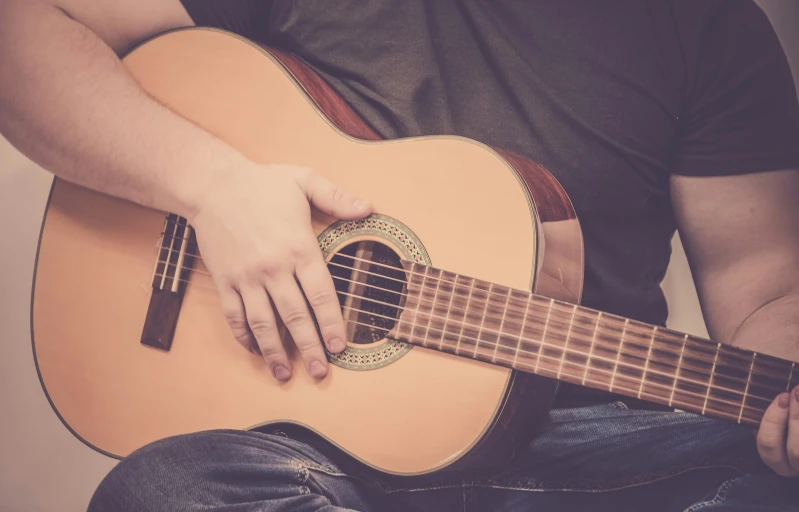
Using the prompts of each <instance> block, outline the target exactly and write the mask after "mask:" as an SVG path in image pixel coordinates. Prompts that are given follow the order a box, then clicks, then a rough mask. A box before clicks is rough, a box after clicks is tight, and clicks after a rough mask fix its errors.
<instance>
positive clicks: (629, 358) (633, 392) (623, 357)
mask: <svg viewBox="0 0 799 512" xmlns="http://www.w3.org/2000/svg"><path fill="white" fill-rule="evenodd" d="M643 325H644V324H641V323H640V322H636V321H634V320H630V321H629V323H628V324H627V329H626V331H625V334H624V349H623V350H621V351H620V356H619V365H618V366H617V367H616V379H615V381H614V385H615V386H616V387H617V388H618V387H619V385H618V384H619V381H620V379H621V382H622V383H623V384H624V386H623V388H624V389H625V391H623V393H624V394H626V395H630V396H632V397H637V396H638V393H637V391H638V390H639V389H641V393H642V395H643V393H644V392H645V391H646V390H645V389H642V387H641V386H642V383H644V368H645V366H646V365H647V361H648V360H649V357H648V355H649V353H650V350H651V349H652V342H651V338H652V334H651V331H650V330H649V329H647V330H643V329H641V327H642V326H643ZM650 329H651V327H650ZM653 392H654V393H662V392H663V390H662V389H660V388H658V387H655V389H654V390H653Z"/></svg>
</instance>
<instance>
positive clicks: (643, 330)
mask: <svg viewBox="0 0 799 512" xmlns="http://www.w3.org/2000/svg"><path fill="white" fill-rule="evenodd" d="M190 256H192V257H195V258H197V259H199V260H201V261H202V256H199V255H190ZM337 256H340V257H346V258H351V259H353V260H356V261H362V262H365V263H370V264H372V265H376V266H379V267H385V268H389V269H391V270H393V271H395V272H403V273H407V274H410V275H412V276H421V277H422V279H423V282H425V281H426V280H432V281H441V282H445V283H450V284H452V285H453V290H454V287H455V286H458V283H457V278H458V277H459V275H458V274H455V281H445V280H443V279H441V278H437V277H434V276H431V275H429V274H423V273H419V272H415V271H412V270H405V269H400V268H397V267H394V266H391V265H386V264H382V263H379V262H375V261H372V260H367V259H364V258H358V257H356V256H351V255H349V254H343V253H336V254H335V255H334V257H337ZM159 263H167V265H175V264H173V263H171V262H164V261H162V260H160V258H159ZM410 263H411V264H412V265H416V263H413V262H410ZM336 265H338V266H340V267H343V268H347V269H350V270H354V271H358V272H362V273H367V274H371V275H375V276H379V277H381V278H385V279H391V280H394V281H399V282H402V283H403V284H404V283H405V282H406V281H405V280H402V279H397V278H392V277H390V276H386V275H384V274H379V273H373V272H369V271H365V270H360V269H356V268H354V267H348V266H346V265H341V264H336ZM429 268H432V267H429ZM198 272H199V273H204V274H209V273H208V272H202V271H198ZM440 272H441V273H442V274H443V273H445V272H446V271H440ZM209 275H210V274H209ZM460 277H466V276H460ZM466 279H471V280H472V281H477V279H474V278H470V277H466ZM505 288H508V287H505ZM381 289H382V290H383V291H386V292H389V293H394V294H397V295H400V296H405V297H407V296H408V295H407V294H403V293H401V292H397V291H395V290H391V289H388V288H381ZM508 289H511V290H512V288H508ZM481 291H486V290H481ZM519 291H520V292H521V293H525V294H528V296H529V297H530V299H531V300H536V299H538V298H540V300H545V299H543V298H542V297H541V296H537V295H535V294H530V292H526V291H522V290H519ZM424 300H427V301H430V299H424ZM491 300H492V298H491V296H490V294H487V296H486V302H488V303H489V305H490V301H491ZM430 302H432V301H430ZM546 302H550V301H549V300H546ZM474 304H481V305H482V304H485V303H484V302H479V303H478V302H475V303H474ZM551 304H553V305H558V306H561V307H565V308H566V309H567V310H568V311H565V310H562V309H560V310H558V309H553V310H554V311H557V312H559V313H566V314H569V315H571V310H572V308H571V306H572V305H571V304H567V303H565V302H563V301H558V300H554V301H553V302H551ZM523 309H524V308H523ZM550 309H552V308H550ZM581 309H583V310H586V309H590V308H586V307H584V306H581ZM510 310H511V311H514V312H516V313H520V311H519V310H514V309H510ZM592 311H593V310H592ZM596 313H597V315H596V316H592V315H591V314H589V313H587V312H586V313H582V312H581V313H580V314H576V315H575V318H579V319H583V320H596V319H597V316H598V314H599V312H598V311H597V312H596ZM605 318H613V316H612V315H605ZM654 327H655V326H652V327H651V328H650V327H640V326H636V325H633V326H629V325H628V327H627V328H626V331H627V332H628V333H634V334H640V335H643V336H646V337H649V336H651V334H652V329H653V328H654ZM620 330H621V329H617V332H618V331H620ZM657 341H658V342H659V343H663V344H668V345H671V346H673V347H675V355H676V354H678V353H680V352H682V350H683V346H684V344H685V343H684V342H683V341H681V340H670V339H663V338H660V339H658V340H657ZM689 341H690V342H691V343H692V348H696V349H697V350H699V351H704V352H705V353H706V354H708V356H711V355H715V352H717V350H713V348H712V345H713V344H712V342H708V341H707V340H704V343H703V342H701V341H697V340H695V339H691V340H689ZM650 343H651V342H650ZM707 345H710V346H707ZM653 346H654V345H653ZM647 348H648V345H647ZM661 350H662V349H661ZM724 356H725V357H730V358H733V359H736V360H738V361H739V362H741V363H744V364H749V363H751V361H750V359H749V358H747V357H746V356H743V355H740V354H737V353H735V352H727V353H725V354H724ZM694 359H696V360H698V361H702V362H707V363H711V362H712V361H713V360H714V359H715V357H709V358H708V359H700V358H696V357H694ZM765 362H766V363H774V362H773V361H769V360H768V359H766V360H765ZM774 364H779V363H774Z"/></svg>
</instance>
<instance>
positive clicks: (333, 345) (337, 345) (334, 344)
mask: <svg viewBox="0 0 799 512" xmlns="http://www.w3.org/2000/svg"><path fill="white" fill-rule="evenodd" d="M342 350H344V342H343V341H341V340H340V339H338V338H333V339H332V340H330V351H331V352H341V351H342Z"/></svg>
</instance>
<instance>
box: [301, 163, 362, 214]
mask: <svg viewBox="0 0 799 512" xmlns="http://www.w3.org/2000/svg"><path fill="white" fill-rule="evenodd" d="M300 187H301V188H302V189H303V191H304V192H305V195H306V197H308V201H309V202H310V203H311V204H312V205H314V206H315V207H317V208H318V209H320V210H321V211H323V212H325V213H326V214H328V215H330V216H333V217H336V218H338V219H344V220H352V219H360V218H361V217H366V216H367V215H369V214H370V213H372V205H371V204H370V203H369V202H368V201H364V200H363V199H359V198H356V197H354V196H352V195H351V194H349V193H347V192H345V191H344V190H343V189H341V188H339V187H337V186H336V185H334V184H332V183H330V182H329V181H328V180H326V179H325V178H323V177H322V176H320V175H319V174H317V173H315V172H313V171H311V172H309V173H308V174H307V175H306V176H305V179H304V180H301V183H300Z"/></svg>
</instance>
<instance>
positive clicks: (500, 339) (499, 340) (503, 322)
mask: <svg viewBox="0 0 799 512" xmlns="http://www.w3.org/2000/svg"><path fill="white" fill-rule="evenodd" d="M510 292H511V288H508V294H507V295H506V296H505V305H504V306H503V307H502V319H501V320H500V321H499V334H498V335H497V343H496V345H494V355H493V356H492V357H491V361H492V362H496V360H497V350H498V349H499V343H500V342H501V341H502V327H503V326H504V325H505V316H506V315H507V312H508V304H509V303H510ZM486 309H487V308H486ZM516 345H517V346H518V345H519V344H518V343H517V344H516Z"/></svg>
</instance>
